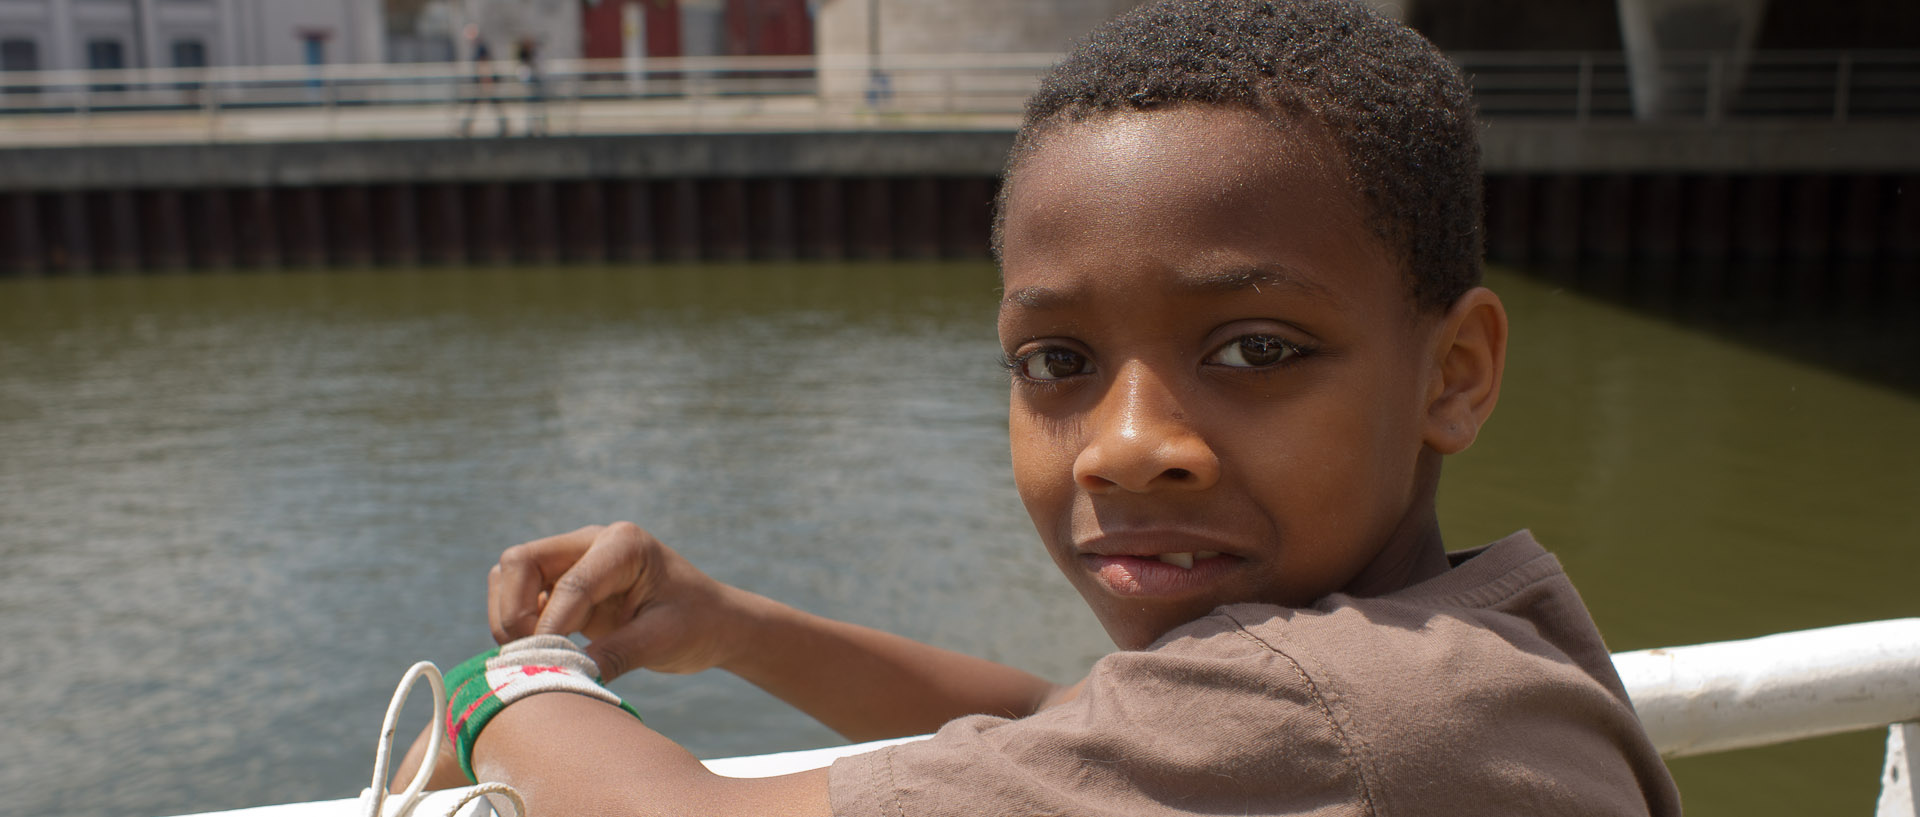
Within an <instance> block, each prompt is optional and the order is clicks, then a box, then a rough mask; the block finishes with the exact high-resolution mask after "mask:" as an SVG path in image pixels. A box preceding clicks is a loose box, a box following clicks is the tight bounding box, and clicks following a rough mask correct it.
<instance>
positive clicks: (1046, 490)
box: [999, 106, 1440, 649]
mask: <svg viewBox="0 0 1920 817" xmlns="http://www.w3.org/2000/svg"><path fill="white" fill-rule="evenodd" d="M1010 183H1011V184H1012V188H1011V189H1010V191H1009V197H1008V199H1007V206H1006V214H1005V219H1006V220H1005V225H1004V232H1003V245H1002V263H1003V274H1004V278H1005V286H1006V297H1005V299H1004V300H1003V301H1002V302H1001V307H1000V319H999V328H1000V341H1001V345H1002V346H1003V348H1004V350H1005V352H1006V353H1007V355H1008V357H1009V360H1010V363H1011V364H1012V366H1013V369H1014V373H1013V398H1012V408H1011V430H1012V439H1013V466H1014V474H1015V478H1016V481H1017V482H1018V484H1019V488H1020V495H1021V498H1022V500H1024V501H1025V503H1026V506H1027V510H1028V512H1029V513H1030V514H1032V516H1033V521H1034V525H1035V526H1036V527H1037V528H1038V529H1039V532H1040V536H1041V538H1042V539H1043V540H1045V542H1046V545H1047V549H1048V551H1049V552H1050V553H1051V554H1052V556H1053V558H1054V561H1055V562H1057V563H1058V564H1059V566H1060V569H1061V570H1063V571H1065V573H1066V575H1067V577H1068V579H1069V580H1071V581H1072V582H1073V584H1074V585H1075V587H1076V588H1077V589H1078V590H1079V591H1080V593H1081V594H1082V595H1083V596H1084V597H1085V598H1086V599H1087V602H1088V603H1089V604H1090V605H1091V606H1092V607H1093V610H1094V613H1095V614H1096V615H1097V616H1099V618H1100V620H1101V623H1102V624H1104V625H1105V626H1106V628H1107V632H1108V633H1109V634H1110V635H1112V636H1113V638H1114V641H1115V642H1116V643H1117V644H1119V645H1120V646H1121V647H1123V648H1128V649H1136V648H1140V647H1144V646H1146V645H1148V644H1150V643H1152V642H1153V641H1154V640H1155V639H1157V638H1158V637H1160V636H1161V635H1162V634H1164V633H1166V632H1167V631H1168V630H1170V629H1172V628H1173V627H1176V626H1178V625H1180V624H1182V623H1185V622H1187V621H1191V620H1193V619H1195V618H1198V617H1200V616H1203V615H1205V614H1206V613H1207V612H1209V611H1210V610H1212V609H1213V608H1214V607H1216V606H1218V605H1221V604H1228V603H1233V602H1242V601H1260V602H1269V603H1275V604H1281V605H1288V606H1301V605H1304V604H1307V603H1310V602H1312V601H1314V600H1315V599H1318V598H1320V597H1322V596H1324V595H1326V594H1328V593H1331V592H1335V591H1341V590H1345V591H1349V592H1355V593H1361V594H1367V593H1379V592H1386V591H1388V590H1392V589H1395V588H1396V587H1397V586H1401V585H1404V584H1406V583H1407V582H1408V581H1410V580H1411V579H1412V578H1418V576H1417V575H1416V574H1417V573H1418V570H1417V569H1415V568H1412V567H1410V566H1411V565H1414V564H1416V563H1418V562H1421V560H1423V559H1425V560H1426V562H1427V563H1429V564H1430V563H1431V560H1432V558H1433V557H1434V556H1435V555H1437V554H1439V553H1440V543H1439V535H1438V530H1437V526H1436V523H1435V520H1434V516H1433V510H1432V497H1431V492H1432V485H1433V481H1432V480H1433V479H1434V478H1435V477H1436V476H1437V473H1438V471H1437V469H1438V465H1437V463H1438V457H1437V455H1435V454H1433V453H1432V452H1426V451H1425V447H1424V446H1423V442H1422V434H1423V423H1425V422H1426V417H1427V411H1426V409H1427V404H1428V402H1429V401H1430V399H1431V397H1430V394H1429V390H1430V389H1431V388H1432V378H1433V375H1432V373H1431V370H1432V368H1433V365H1432V361H1431V358H1432V354H1433V353H1432V351H1431V348H1432V344H1433V340H1432V336H1433V332H1432V329H1431V327H1432V326H1433V325H1434V323H1435V321H1434V320H1433V319H1431V318H1426V317H1419V316H1417V315H1416V313H1415V311H1414V309H1413V306H1412V303H1411V299H1410V296H1409V295H1408V293H1407V287H1406V283H1405V279H1404V277H1403V273H1402V272H1401V270H1400V269H1399V268H1398V266H1397V265H1396V262H1395V260H1394V257H1393V255H1392V254H1391V253H1390V251H1389V250H1388V248H1387V247H1386V246H1385V245H1384V244H1383V242H1381V241H1380V240H1379V239H1378V238H1377V237H1375V235H1374V234H1373V233H1372V231H1371V230H1370V229H1369V227H1368V225H1367V223H1366V220H1365V219H1364V217H1363V214H1362V211H1361V209H1360V206H1359V204H1358V202H1357V195H1356V194H1355V192H1354V191H1353V190H1352V189H1351V188H1350V187H1349V186H1348V185H1347V184H1346V182H1345V180H1344V179H1343V177H1342V170H1341V167H1340V162H1339V156H1338V152H1337V150H1336V149H1334V148H1333V147H1331V146H1330V144H1328V143H1327V141H1326V139H1325V137H1324V136H1322V135H1320V133H1319V132H1318V131H1317V129H1315V128H1313V127H1312V126H1309V125H1300V126H1294V127H1293V128H1292V129H1291V131H1290V132H1281V131H1278V130H1276V129H1275V126H1274V125H1272V124H1270V123H1268V122H1266V121H1263V120H1262V119H1260V118H1259V117H1257V116H1256V115H1254V114H1252V113H1249V112H1245V111H1239V110H1234V109H1225V108H1218V107H1208V106H1184V107H1175V108H1170V109H1165V110H1160V111H1153V112H1137V113H1121V114H1114V115H1109V116H1105V117H1101V118H1096V119H1094V120H1091V121H1088V122H1085V123H1079V124H1069V125H1064V126H1062V127H1061V128H1060V129H1058V130H1056V131H1054V132H1053V133H1051V134H1049V135H1047V136H1045V137H1043V139H1042V141H1041V143H1040V145H1039V146H1038V147H1037V149H1036V150H1035V151H1034V152H1033V153H1032V154H1030V155H1029V156H1028V157H1027V158H1026V160H1025V162H1024V164H1023V165H1022V166H1021V167H1020V168H1019V169H1018V170H1017V173H1016V175H1015V176H1014V178H1013V179H1012V181H1011V182H1010ZM1423 452H1425V453H1423Z"/></svg>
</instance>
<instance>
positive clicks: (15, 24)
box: [0, 0, 386, 71]
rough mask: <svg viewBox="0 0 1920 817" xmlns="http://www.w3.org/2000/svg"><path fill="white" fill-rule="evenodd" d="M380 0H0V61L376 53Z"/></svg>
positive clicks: (146, 63)
mask: <svg viewBox="0 0 1920 817" xmlns="http://www.w3.org/2000/svg"><path fill="white" fill-rule="evenodd" d="M384 28H385V21H384V19H383V18H382V13H381V0H0V70H9V71H52V70H65V69H113V68H197V67H204V66H224V65H327V64H336V63H366V62H382V61H384V60H385V58H386V55H385V53H384V48H383V45H382V44H383V41H384V39H385V31H384Z"/></svg>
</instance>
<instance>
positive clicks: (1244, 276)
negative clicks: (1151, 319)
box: [1000, 266, 1332, 310]
mask: <svg viewBox="0 0 1920 817" xmlns="http://www.w3.org/2000/svg"><path fill="white" fill-rule="evenodd" d="M1177 280H1178V283H1177V285H1176V288H1177V289H1180V290H1186V291H1190V292H1194V293H1202V294H1210V293H1232V292H1240V291H1242V290H1248V289H1251V290H1253V291H1255V292H1260V291H1263V290H1266V289H1290V290H1294V291H1296V292H1299V293H1302V294H1306V295H1313V296H1318V297H1322V298H1325V297H1331V296H1332V292H1331V291H1329V290H1328V289H1327V288H1326V287H1325V286H1324V285H1322V284H1321V283H1320V282H1318V281H1315V280H1312V279H1310V278H1307V277H1306V276H1303V275H1300V274H1298V273H1295V272H1293V271H1291V270H1288V269H1285V268H1281V267H1271V266H1248V267H1231V268H1228V269H1221V270H1210V271H1207V272H1197V273H1183V274H1181V275H1179V276H1178V279H1177ZM1073 298H1074V295H1073V293H1072V292H1071V291H1062V290H1058V289H1054V288H1052V287H1044V286H1031V287H1021V288H1019V289H1016V290H1013V291H1011V292H1008V293H1007V294H1006V296H1005V297H1003V298H1001V300H1000V302H1001V303H1002V304H1006V305H1012V306H1020V307H1025V308H1027V309H1034V310H1045V309H1053V308H1056V307H1059V306H1062V305H1064V304H1066V303H1067V302H1069V301H1071V300H1073Z"/></svg>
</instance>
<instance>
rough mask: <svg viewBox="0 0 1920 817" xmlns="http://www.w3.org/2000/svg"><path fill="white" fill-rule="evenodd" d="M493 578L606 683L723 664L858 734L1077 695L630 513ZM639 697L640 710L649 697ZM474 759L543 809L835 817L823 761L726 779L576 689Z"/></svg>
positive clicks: (520, 611) (491, 730) (494, 596)
mask: <svg viewBox="0 0 1920 817" xmlns="http://www.w3.org/2000/svg"><path fill="white" fill-rule="evenodd" d="M488 584H489V591H488V617H489V618H490V619H491V621H492V625H493V630H494V636H495V638H497V639H499V640H501V641H502V642H503V643H504V642H505V641H509V640H512V639H515V638H521V637H524V636H527V635H531V634H534V633H535V631H538V632H541V633H552V632H557V633H572V632H584V633H586V634H587V635H588V636H589V637H590V638H592V639H593V640H592V642H591V643H589V644H588V645H587V648H586V649H587V653H588V654H589V655H590V656H592V657H593V658H594V660H595V662H596V663H598V664H599V666H600V668H601V672H602V676H603V678H604V679H605V680H611V679H612V678H613V677H615V676H617V675H620V674H623V673H625V672H626V671H628V670H630V669H635V668H640V667H649V668H653V669H657V670H661V671H666V672H697V671H699V670H702V669H707V668H710V667H714V666H720V667H724V668H726V669H728V670H731V671H732V672H734V673H736V674H738V675H740V676H741V677H743V678H746V679H747V680H749V681H752V682H753V683H754V684H756V685H758V686H760V687H761V688H763V689H765V690H767V691H768V692H770V693H772V694H774V695H775V696H777V697H779V698H781V699H782V700H785V701H787V702H788V703H790V704H792V705H793V706H795V707H796V708H798V709H800V710H802V711H804V712H807V713H808V714H810V715H812V716H813V717H815V718H816V719H818V720H820V721H821V722H822V723H824V724H826V725H827V726H829V727H831V728H833V729H834V730H835V731H838V732H839V733H841V734H842V735H844V736H846V737H847V738H849V739H851V740H855V741H864V740H876V739H880V738H887V737H901V736H906V735H914V734H921V733H925V732H931V731H933V730H935V729H937V728H939V726H940V725H941V724H943V723H946V722H947V721H948V720H951V719H953V718H955V717H959V716H961V715H967V714H974V713H987V714H996V715H1004V716H1008V717H1021V716H1025V715H1028V714H1032V713H1033V712H1035V711H1038V710H1039V709H1043V708H1045V707H1047V706H1051V705H1054V704H1057V703H1063V702H1065V701H1068V700H1071V699H1072V698H1074V697H1075V696H1077V694H1078V693H1079V690H1080V685H1078V684H1076V685H1074V686H1072V687H1061V686H1057V685H1054V684H1051V683H1048V682H1047V681H1045V680H1043V679H1041V678H1039V677H1037V676H1034V675H1031V674H1029V673H1026V672H1022V671H1020V670H1017V669H1014V668H1012V667H1008V666H1005V665H1002V664H996V663H994V662H991V661H986V660H983V659H979V658H974V657H971V656H967V655H963V654H960V653H956V652H952V651H949V650H944V649H940V648H937V647H933V646H930V645H927V644H922V643H919V642H916V641H913V640H911V639H907V638H902V637H900V636H896V635H891V634H888V633H884V632H881V631H879V630H874V629H871V628H868V627H861V626H858V625H854V624H848V623H845V622H839V621H833V620H831V619H826V618H821V617H819V616H814V615H810V614H807V613H803V612H801V611H799V610H796V609H794V608H792V607H788V606H786V605H783V604H780V603H778V602H774V601H772V600H770V599H767V598H765V597H762V596H758V595H755V594H752V593H747V592H745V591H742V590H739V589H737V588H733V587H729V586H727V585H724V584H721V583H719V582H717V581H714V580H713V579H711V578H710V577H707V576H706V575H705V574H704V573H701V572H700V571H699V570H697V569H695V568H693V566H692V565H691V564H688V563H687V562H686V560H685V559H683V558H681V557H680V556H679V555H678V554H677V553H674V552H673V551H672V550H671V549H669V548H667V547H666V546H665V545H662V544H660V543H659V542H658V541H657V540H654V539H653V537H652V536H650V535H648V534H647V533H646V532H645V531H643V530H641V529H639V528H638V527H636V526H633V525H631V524H626V523H620V524H615V525H612V526H608V527H605V528H600V527H593V528H583V529H581V530H578V531H574V532H573V533H569V534H563V535H561V536H555V537H550V538H548V539H542V540H539V541H536V542H529V543H527V544H525V545H520V546H518V547H515V548H512V549H510V550H509V551H508V552H507V553H506V554H505V555H503V556H502V558H501V563H500V565H499V566H497V567H496V568H494V571H493V573H492V575H491V576H490V577H489V583H488ZM638 708H639V710H640V711H641V714H642V715H644V714H645V713H646V704H645V702H644V701H641V702H639V706H638ZM426 745H427V736H426V735H425V734H424V733H423V734H422V735H421V736H420V738H419V739H418V740H416V741H415V742H414V745H413V747H412V749H411V750H410V751H409V752H408V753H407V756H406V758H405V759H404V760H403V761H402V763H401V764H400V767H399V768H398V769H397V770H396V772H395V774H394V776H393V785H394V786H395V787H396V788H398V787H401V786H404V784H405V782H406V781H407V780H409V779H411V777H412V775H413V770H414V769H416V768H418V765H419V763H420V762H421V761H422V760H423V759H424V758H423V757H422V756H423V755H424V754H425V750H426ZM450 749H451V747H449V750H448V751H443V752H442V753H441V756H440V757H438V758H435V759H434V766H435V770H434V774H433V776H432V777H431V778H430V780H429V788H433V789H440V788H448V787H452V786H458V785H461V784H464V783H465V782H466V780H465V778H464V776H462V774H461V772H460V770H459V764H458V761H457V760H456V759H455V758H454V756H453V754H452V752H451V750H450ZM474 769H475V771H476V772H478V773H479V774H480V776H481V777H482V778H484V779H488V780H503V781H505V782H508V783H511V784H513V785H514V786H515V788H518V789H520V790H521V791H522V793H524V794H527V796H528V798H529V804H530V805H533V804H536V803H537V804H538V805H533V807H534V808H535V809H536V813H559V814H581V813H608V814H613V813H629V812H638V813H649V812H648V810H649V809H656V808H657V809H659V811H660V812H661V813H672V814H697V813H704V812H703V811H702V809H712V810H715V811H716V812H717V813H727V814H746V813H752V814H768V815H773V814H788V813H791V814H826V813H827V806H826V779H827V778H826V770H824V769H821V770H816V771H813V772H806V773H801V774H796V775H787V776H784V777H777V778H766V779H763V780H737V779H733V778H725V777H720V776H718V775H714V774H712V773H710V772H708V771H707V770H706V768H705V767H704V766H702V765H701V764H700V763H699V761H697V760H695V759H694V758H693V756H692V755H691V754H689V753H688V752H687V751H686V750H685V749H683V748H681V747H680V746H679V745H677V744H675V743H674V742H673V741H671V740H668V739H667V738H665V737H663V736H661V735H660V734H658V733H656V732H654V731H653V730H651V729H648V728H646V727H645V726H643V725H641V724H640V723H639V722H638V721H635V720H634V719H633V717H632V716H631V715H628V714H627V713H625V712H622V711H620V710H619V709H617V708H615V707H613V706H610V705H607V704H605V703H602V702H600V701H596V700H594V699H591V698H587V697H584V696H579V695H568V694H546V695H535V696H532V697H529V698H527V699H525V700H522V701H519V702H517V703H515V704H514V705H513V706H510V707H507V708H506V709H504V710H502V711H501V713H500V714H499V715H497V716H495V717H494V719H493V720H492V721H490V722H489V723H488V725H487V728H486V730H485V731H484V732H482V733H481V736H480V738H479V740H478V741H477V743H476V745H475V747H474ZM815 806H817V808H815Z"/></svg>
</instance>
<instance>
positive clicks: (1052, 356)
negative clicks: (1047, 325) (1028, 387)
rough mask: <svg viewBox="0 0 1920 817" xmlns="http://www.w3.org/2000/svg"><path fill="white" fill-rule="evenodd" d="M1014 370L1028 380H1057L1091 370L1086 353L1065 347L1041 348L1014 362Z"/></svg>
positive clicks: (1090, 363)
mask: <svg viewBox="0 0 1920 817" xmlns="http://www.w3.org/2000/svg"><path fill="white" fill-rule="evenodd" d="M1014 368H1015V371H1017V372H1018V373H1019V374H1020V376H1021V377H1025V378H1027V379H1028V380H1059V379H1061V378H1065V377H1072V376H1074V375H1076V374H1086V373H1087V372H1090V371H1092V370H1093V366H1092V361H1089V360H1087V357H1086V355H1082V354H1080V353H1079V352H1072V351H1068V350H1066V349H1042V350H1040V351H1038V352H1033V353H1031V354H1028V355H1025V356H1023V357H1021V358H1019V359H1018V360H1016V361H1015V363H1014Z"/></svg>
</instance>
